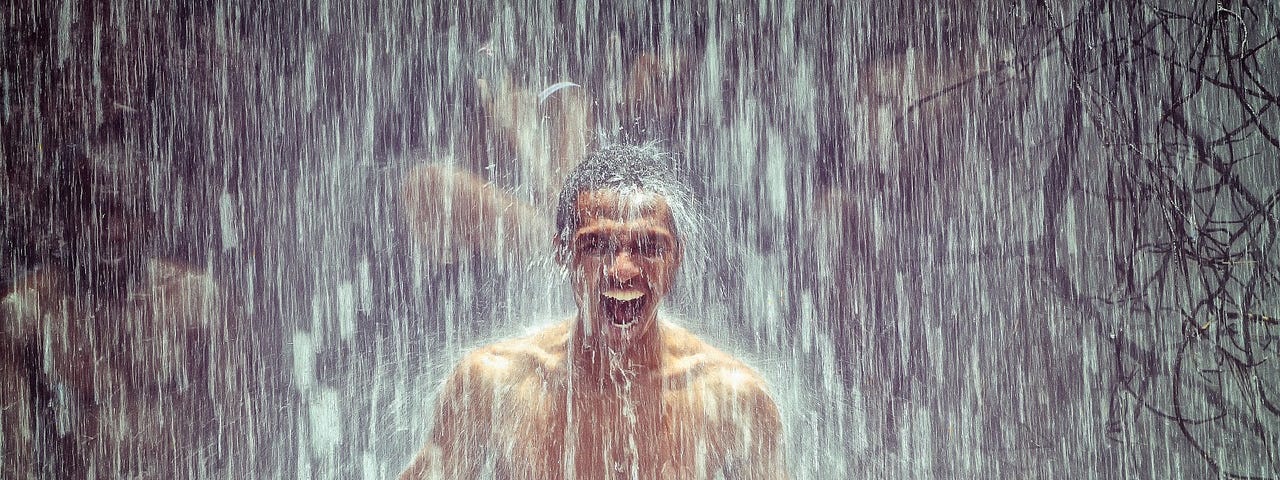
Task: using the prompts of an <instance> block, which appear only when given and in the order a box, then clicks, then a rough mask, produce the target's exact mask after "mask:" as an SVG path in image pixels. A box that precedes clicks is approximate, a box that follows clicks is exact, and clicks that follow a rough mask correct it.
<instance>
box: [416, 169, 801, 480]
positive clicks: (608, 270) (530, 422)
mask: <svg viewBox="0 0 1280 480" xmlns="http://www.w3.org/2000/svg"><path fill="white" fill-rule="evenodd" d="M665 161H666V159H665V158H664V155H663V154H661V153H660V152H658V151H656V149H653V148H652V147H634V146H614V147H609V148H605V149H604V150H601V151H598V152H596V153H594V154H592V155H591V156H589V157H588V159H587V160H586V161H584V162H583V163H582V164H581V165H579V166H578V167H577V168H576V169H574V171H573V172H572V173H571V174H570V175H569V178H568V180H567V182H566V186H565V188H564V190H563V192H562V193H561V194H560V197H559V205H558V208H557V214H556V230H557V232H558V233H557V234H556V237H555V239H554V243H555V245H556V258H557V261H558V262H559V263H560V264H561V265H563V266H564V267H565V268H566V269H567V270H568V271H569V275H570V277H571V279H572V284H573V290H574V297H575V301H576V303H577V306H578V313H577V315H576V316H574V318H572V319H569V320H567V321H565V322H563V323H560V324H557V325H554V326H552V327H549V328H546V329H544V330H542V331H539V332H537V333H534V334H533V335H531V336H528V337H524V338H518V339H514V340H508V341H504V342H500V343H496V344H493V345H489V346H486V347H484V348H481V349H479V350H476V351H474V352H472V353H470V354H468V355H467V356H466V357H465V358H464V359H463V360H462V362H461V364H460V365H459V366H458V367H457V369H456V370H455V371H454V373H453V374H452V375H451V377H450V378H449V379H448V380H447V381H446V383H445V385H444V389H443V391H442V392H441V394H440V402H439V407H438V410H437V412H436V414H435V427H434V429H433V430H432V432H431V435H430V438H429V440H428V441H427V444H426V446H425V447H424V448H423V449H422V451H421V452H420V453H419V454H418V456H417V458H416V459H415V460H414V462H413V463H412V465H411V466H410V467H409V469H408V470H407V471H405V472H404V474H403V475H402V476H401V478H402V480H411V479H422V478H478V477H484V478H489V477H494V478H512V479H535V478H536V479H543V478H579V479H607V478H631V479H635V478H671V479H693V478H713V477H719V476H721V475H723V476H724V477H725V478H768V479H776V478H786V476H787V475H786V471H785V468H784V467H785V465H784V461H783V456H782V450H781V447H780V445H781V442H782V438H781V422H780V420H779V415H778V410H777V407H776V406H775V405H774V403H773V400H772V399H771V398H770V397H769V395H768V394H767V393H766V392H765V385H764V382H763V380H762V379H761V378H760V376H759V375H758V374H756V373H755V372H754V371H752V370H751V368H749V367H747V366H746V365H745V364H743V363H742V362H740V361H738V360H736V359H734V358H733V357H730V356H729V355H727V354H725V353H723V352H721V351H719V350H716V349H715V348H712V347H711V346H709V345H707V344H706V343H703V342H702V341H701V340H699V339H698V338H697V337H695V336H693V335H692V334H690V333H689V332H687V331H685V330H684V329H682V328H680V327H678V326H676V325H674V324H672V323H669V322H668V321H666V319H664V318H659V315H658V307H659V304H660V303H661V301H662V299H663V297H664V296H665V295H667V293H668V292H670V291H671V288H672V286H673V283H674V281H675V278H676V272H677V270H678V268H679V266H680V263H681V260H682V259H683V255H684V253H685V242H684V240H683V239H682V238H681V237H680V235H679V230H678V229H677V221H679V219H681V218H682V217H683V216H682V215H680V212H681V211H682V209H684V208H686V206H687V203H686V201H687V198H688V196H687V193H686V192H685V191H684V189H683V188H682V187H680V186H679V185H678V183H677V182H676V181H675V178H674V175H673V173H672V172H671V171H670V170H669V169H667V168H666V167H665V166H664V162H665Z"/></svg>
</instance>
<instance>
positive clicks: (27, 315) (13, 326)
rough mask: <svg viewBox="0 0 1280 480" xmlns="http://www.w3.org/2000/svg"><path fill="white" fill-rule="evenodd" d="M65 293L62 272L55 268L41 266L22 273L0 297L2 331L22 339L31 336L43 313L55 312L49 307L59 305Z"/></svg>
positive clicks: (11, 337) (34, 332)
mask: <svg viewBox="0 0 1280 480" xmlns="http://www.w3.org/2000/svg"><path fill="white" fill-rule="evenodd" d="M62 294H63V284H62V275H60V274H59V273H58V271H57V270H56V269H53V268H48V267H41V268H38V269H36V270H33V271H31V272H30V273H28V274H27V275H25V276H23V277H22V278H21V279H19V280H18V282H17V283H16V284H14V286H13V288H12V289H11V290H10V291H8V292H6V293H5V295H4V298H3V299H2V300H0V322H3V330H0V333H3V334H4V335H5V336H6V337H8V338H9V339H13V340H17V341H19V342H21V341H25V340H29V339H31V338H32V337H33V336H34V335H35V334H36V331H37V330H38V329H39V328H40V327H39V323H40V317H41V315H42V314H45V313H52V312H49V311H48V309H49V308H51V307H53V306H56V305H59V303H60V302H59V299H58V298H59V297H60V296H61V295H62Z"/></svg>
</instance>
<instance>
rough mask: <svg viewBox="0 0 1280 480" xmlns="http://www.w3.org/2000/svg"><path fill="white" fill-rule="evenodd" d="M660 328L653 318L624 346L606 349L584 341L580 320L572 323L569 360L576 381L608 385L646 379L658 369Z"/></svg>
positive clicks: (604, 345)
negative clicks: (641, 331)
mask: <svg viewBox="0 0 1280 480" xmlns="http://www.w3.org/2000/svg"><path fill="white" fill-rule="evenodd" d="M661 329H662V328H661V325H660V324H659V322H658V321H657V319H654V323H653V325H652V327H651V328H650V329H649V330H648V331H647V332H645V334H644V335H643V336H641V337H638V338H635V339H632V341H631V342H630V343H628V344H627V345H621V346H617V345H614V346H610V345H607V344H605V342H598V341H593V340H592V339H588V338H584V336H585V334H584V333H583V331H582V321H581V320H580V319H579V320H575V321H574V324H573V326H572V330H571V333H570V335H569V361H570V362H571V363H572V365H571V368H572V369H573V370H574V371H575V372H576V375H578V376H580V378H585V379H589V380H590V381H591V382H592V383H600V384H602V385H610V384H614V383H619V382H623V381H627V382H629V381H632V380H635V379H636V378H640V377H648V376H650V374H652V373H653V372H658V371H660V370H661V367H662V346H663V345H662V332H661Z"/></svg>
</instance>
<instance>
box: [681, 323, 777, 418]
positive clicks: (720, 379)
mask: <svg viewBox="0 0 1280 480" xmlns="http://www.w3.org/2000/svg"><path fill="white" fill-rule="evenodd" d="M662 331H663V335H664V336H665V337H666V345H667V355H668V356H667V359H666V362H665V363H666V365H667V367H665V368H664V370H665V371H664V375H663V376H664V377H665V379H666V380H667V381H668V383H669V384H675V385H681V384H683V385H685V387H686V388H688V387H697V388H699V389H701V390H704V391H709V392H713V393H716V394H719V395H721V396H724V395H732V396H734V397H736V398H744V399H751V400H753V401H760V402H767V403H769V404H770V405H771V404H772V403H773V400H772V399H771V397H770V396H769V393H768V386H767V384H766V382H765V380H764V377H762V376H761V375H760V374H759V373H758V372H756V370H755V369H753V368H751V366H749V365H747V364H746V363H745V362H743V361H742V360H739V359H737V358H735V357H734V356H732V355H729V354H728V353H725V352H723V351H721V350H720V349H717V348H715V347H713V346H711V345H710V344H708V343H706V342H704V341H702V339H700V338H698V337H697V336H696V335H693V334H692V333H690V332H689V331H688V330H685V329H684V328H682V327H679V326H676V325H672V324H667V323H664V324H663V325H662Z"/></svg>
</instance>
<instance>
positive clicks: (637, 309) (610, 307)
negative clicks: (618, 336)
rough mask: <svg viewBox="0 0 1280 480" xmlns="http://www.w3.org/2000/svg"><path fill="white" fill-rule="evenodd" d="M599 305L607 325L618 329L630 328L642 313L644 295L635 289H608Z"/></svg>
mask: <svg viewBox="0 0 1280 480" xmlns="http://www.w3.org/2000/svg"><path fill="white" fill-rule="evenodd" d="M603 297H604V298H603V299H602V300H601V305H602V306H603V307H604V312H605V316H606V317H608V318H609V323H612V324H613V326H615V327H619V328H630V327H631V326H632V325H634V324H635V323H636V321H637V320H639V319H640V314H641V312H643V311H644V304H645V294H644V292H642V291H640V290H635V289H618V288H614V289H608V290H605V291H604V293H603Z"/></svg>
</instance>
